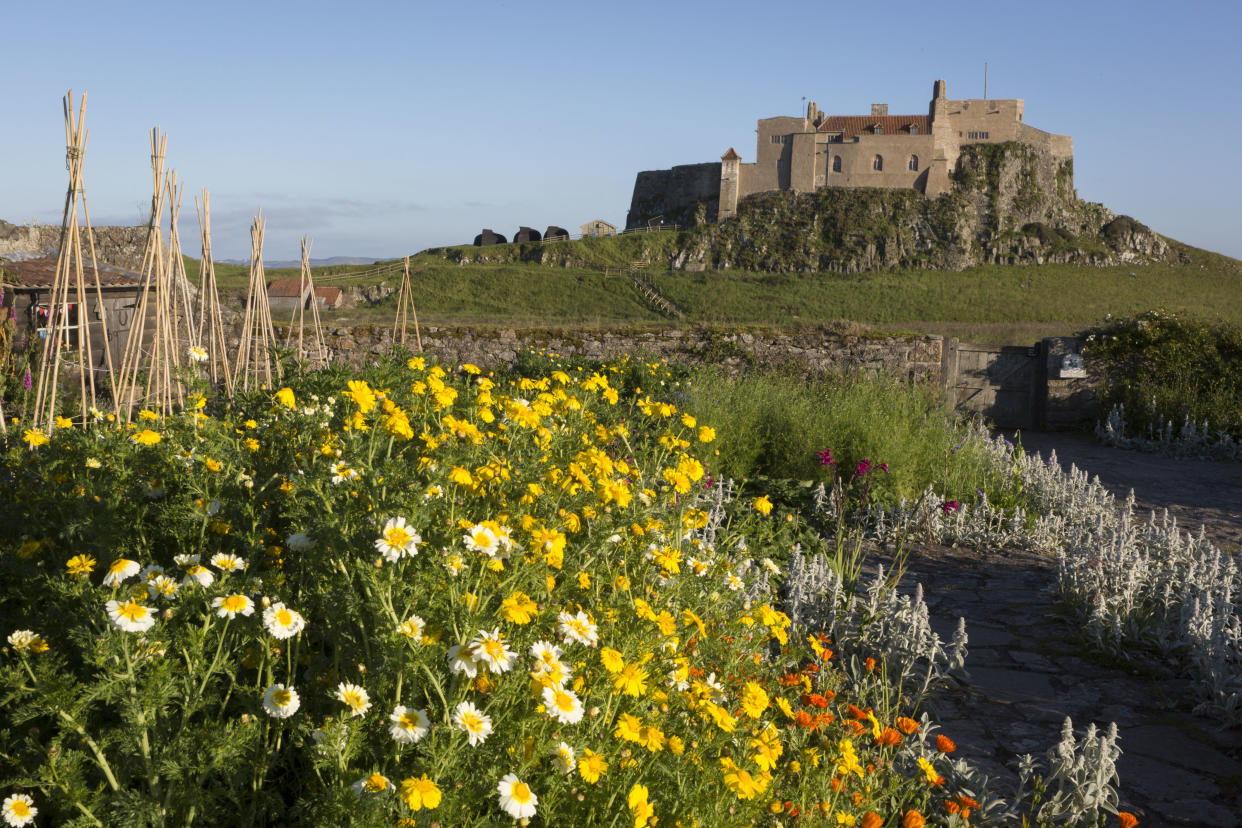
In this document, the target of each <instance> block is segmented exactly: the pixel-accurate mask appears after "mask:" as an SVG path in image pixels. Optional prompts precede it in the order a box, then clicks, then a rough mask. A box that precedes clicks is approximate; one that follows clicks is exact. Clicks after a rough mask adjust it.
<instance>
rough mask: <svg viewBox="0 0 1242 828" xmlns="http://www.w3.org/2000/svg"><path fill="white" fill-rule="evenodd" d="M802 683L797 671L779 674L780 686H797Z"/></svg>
mask: <svg viewBox="0 0 1242 828" xmlns="http://www.w3.org/2000/svg"><path fill="white" fill-rule="evenodd" d="M801 683H802V676H800V675H798V674H797V673H786V674H785V675H783V676H781V687H797V686H798V685H799V684H801Z"/></svg>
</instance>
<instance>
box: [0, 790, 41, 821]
mask: <svg viewBox="0 0 1242 828" xmlns="http://www.w3.org/2000/svg"><path fill="white" fill-rule="evenodd" d="M0 814H3V815H4V821H5V822H7V823H8V824H9V825H12V826H13V828H21V826H23V825H29V824H30V823H32V822H34V818H35V817H36V816H38V815H39V809H38V808H36V807H35V806H34V800H33V799H31V798H30V797H29V796H27V795H26V794H13V795H12V796H10V797H8V798H7V799H5V800H4V805H3V806H0Z"/></svg>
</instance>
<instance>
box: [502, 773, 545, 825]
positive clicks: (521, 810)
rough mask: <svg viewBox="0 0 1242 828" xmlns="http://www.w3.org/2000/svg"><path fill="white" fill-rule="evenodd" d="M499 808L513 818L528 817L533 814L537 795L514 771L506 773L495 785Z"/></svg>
mask: <svg viewBox="0 0 1242 828" xmlns="http://www.w3.org/2000/svg"><path fill="white" fill-rule="evenodd" d="M496 793H497V794H499V796H500V807H501V809H502V810H503V811H504V812H505V813H506V814H508V815H509V816H511V817H513V818H514V819H530V818H531V817H533V816H534V815H535V806H536V805H538V804H539V797H537V796H535V792H534V791H532V790H531V789H530V786H528V785H527V784H526V783H525V782H523V781H522V780H521V779H518V778H517V774H516V773H506V774H505V775H504V777H503V778H502V779H501V780H500V784H499V785H497V786H496Z"/></svg>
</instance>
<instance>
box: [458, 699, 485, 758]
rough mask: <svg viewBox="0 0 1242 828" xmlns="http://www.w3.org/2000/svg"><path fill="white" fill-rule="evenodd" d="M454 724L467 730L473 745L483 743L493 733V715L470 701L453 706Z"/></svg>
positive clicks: (462, 729)
mask: <svg viewBox="0 0 1242 828" xmlns="http://www.w3.org/2000/svg"><path fill="white" fill-rule="evenodd" d="M453 725H454V726H455V727H456V728H457V729H458V730H461V731H464V732H465V734H466V740H467V741H468V742H469V743H470V746H471V747H478V746H479V745H481V744H483V743H484V742H485V741H487V737H488V736H490V735H491V733H492V719H491V717H490V716H488V715H487V714H486V713H484V712H483V711H482V710H480V709H479V708H477V707H475V706H474V705H473V704H471V703H470V702H468V701H464V702H462V703H461V704H459V705H457V707H455V708H453Z"/></svg>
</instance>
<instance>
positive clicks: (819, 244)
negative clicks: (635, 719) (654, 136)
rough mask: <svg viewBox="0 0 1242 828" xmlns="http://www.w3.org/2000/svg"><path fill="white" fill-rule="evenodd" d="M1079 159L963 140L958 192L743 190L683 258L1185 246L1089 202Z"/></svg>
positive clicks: (942, 255) (1039, 254) (774, 266)
mask: <svg viewBox="0 0 1242 828" xmlns="http://www.w3.org/2000/svg"><path fill="white" fill-rule="evenodd" d="M1072 164H1073V162H1072V161H1064V162H1062V161H1060V160H1059V159H1057V158H1055V157H1053V156H1052V155H1051V154H1050V153H1048V152H1047V151H1045V150H1041V149H1039V148H1037V147H1034V146H1031V145H1028V144H1019V143H1003V144H973V145H968V146H966V147H964V148H963V150H962V153H961V156H960V157H959V159H958V163H957V168H956V170H955V171H954V174H953V179H954V188H953V191H952V192H950V193H947V194H944V195H941V196H939V197H937V198H934V199H932V198H927V197H925V196H923V195H922V194H920V193H918V192H916V191H914V190H888V189H867V188H835V187H829V188H823V189H820V190H817V191H816V192H814V193H793V192H769V193H760V194H756V195H753V196H749V197H747V198H745V199H742V201H741V202H739V204H738V213H737V215H736V216H735V217H733V218H731V219H729V220H727V221H724V222H722V223H720V224H717V225H711V226H701V227H699V228H697V229H695V230H694V231H693V232H692V233H690V234H688V235H687V236H686V241H685V242H684V243H683V244H682V245H681V247H680V248H679V249H678V250H677V251H676V252H675V254H674V255H673V256H672V259H671V264H672V266H673V267H674V268H678V269H686V270H702V269H724V268H739V269H744V270H758V271H773V272H808V273H810V272H816V271H834V272H840V273H858V272H863V271H872V270H888V269H894V268H919V269H934V270H962V269H964V268H967V267H972V266H976V265H982V264H1046V263H1072V264H1084V265H1101V266H1102V265H1115V264H1130V263H1139V262H1144V261H1157V260H1163V259H1166V258H1168V257H1170V256H1174V255H1178V254H1177V253H1175V252H1174V251H1173V250H1172V249H1171V248H1170V246H1169V244H1168V243H1167V242H1166V241H1165V240H1164V239H1162V238H1161V237H1160V236H1158V235H1156V234H1155V233H1153V232H1152V231H1151V230H1150V229H1148V228H1147V227H1145V226H1144V225H1142V224H1140V223H1139V222H1137V221H1135V220H1134V219H1131V218H1129V217H1127V216H1117V215H1115V214H1114V213H1112V212H1111V211H1110V210H1108V209H1107V208H1106V207H1104V206H1103V205H1101V204H1093V203H1087V202H1083V201H1080V200H1079V199H1078V196H1077V193H1076V192H1075V191H1074V189H1073V167H1072Z"/></svg>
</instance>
